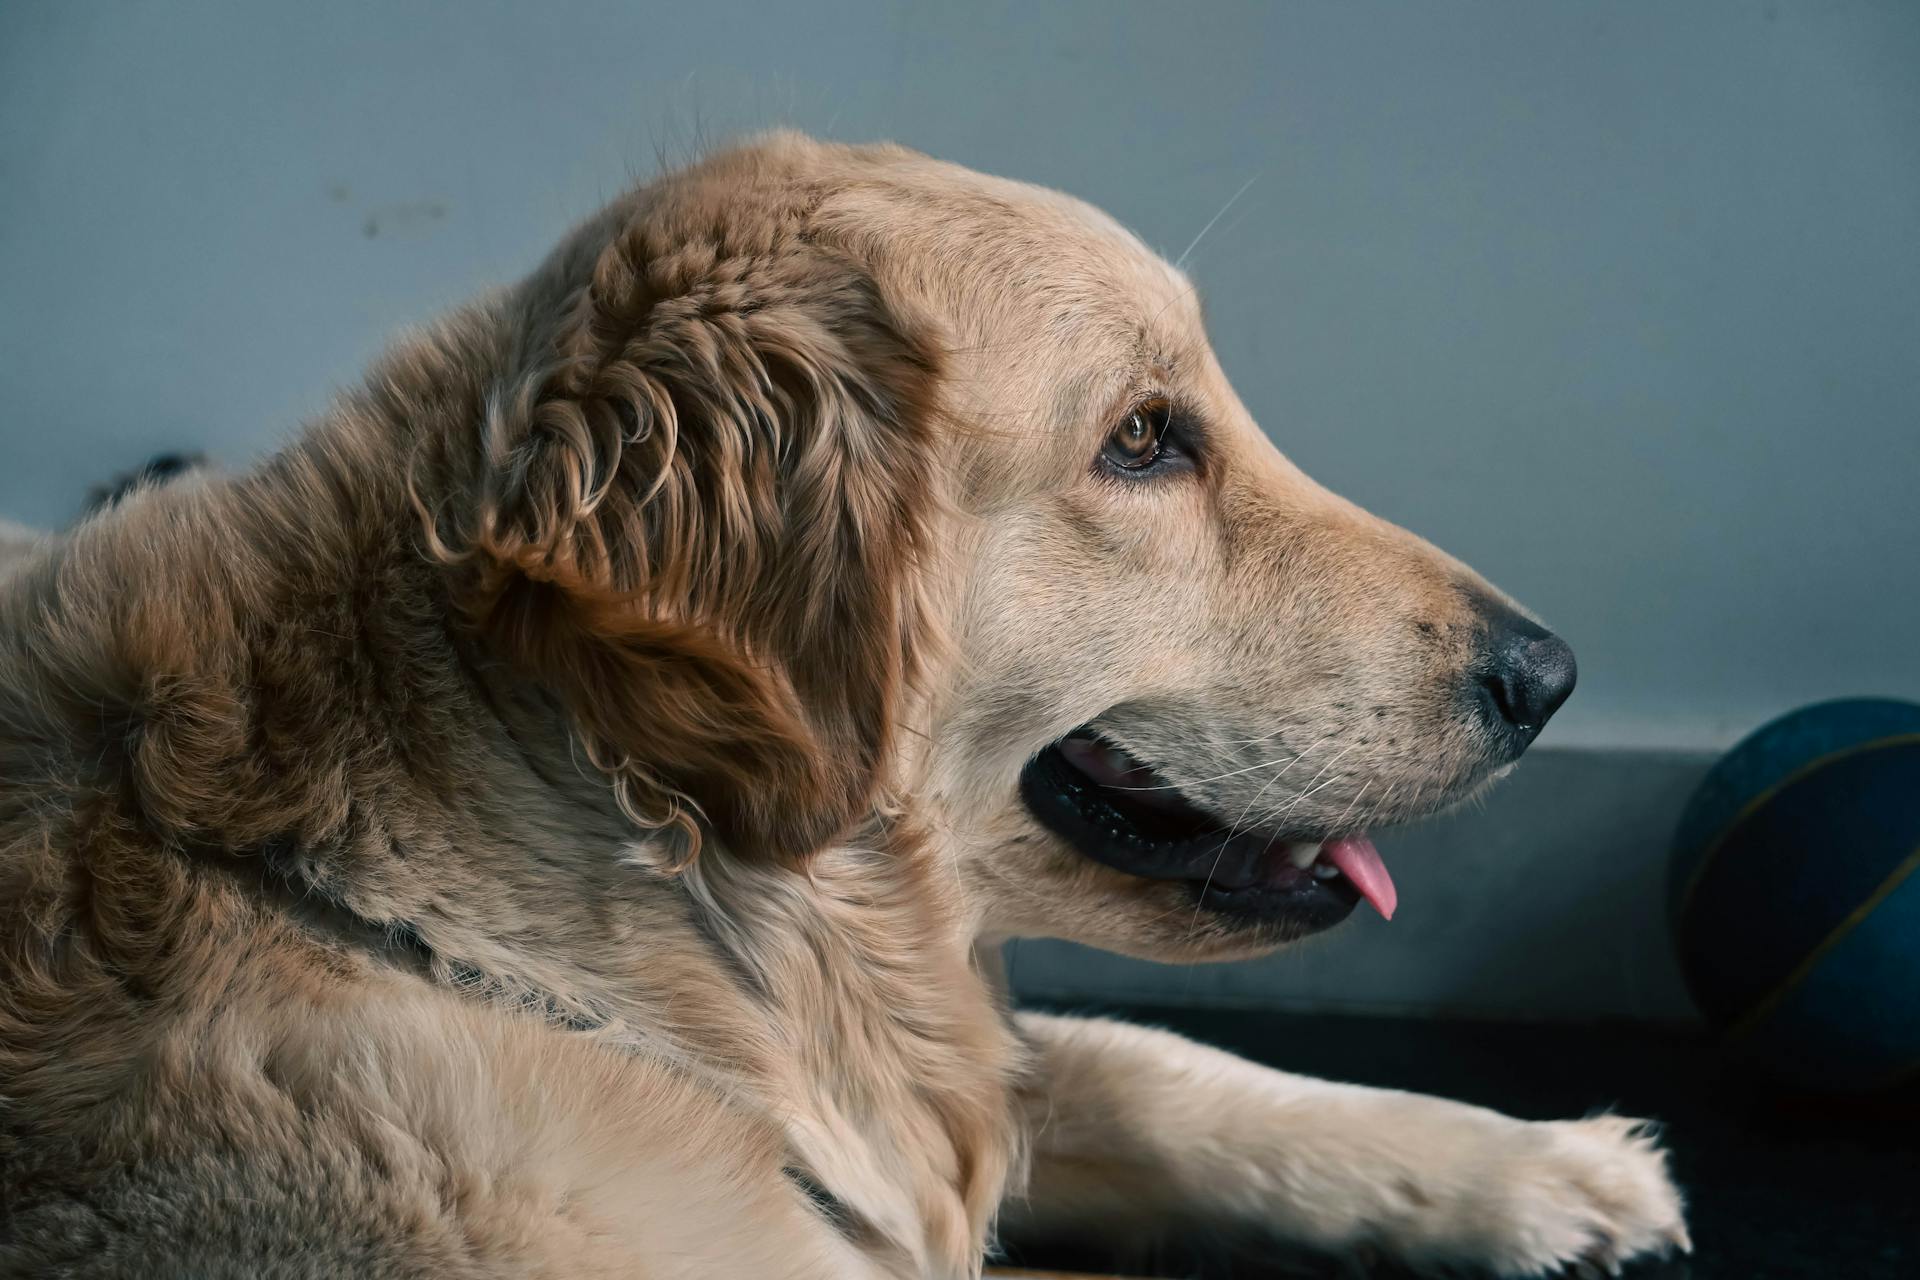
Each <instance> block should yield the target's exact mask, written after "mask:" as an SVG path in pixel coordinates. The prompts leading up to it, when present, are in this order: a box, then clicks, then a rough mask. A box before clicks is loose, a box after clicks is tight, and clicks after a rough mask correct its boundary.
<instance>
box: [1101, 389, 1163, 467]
mask: <svg viewBox="0 0 1920 1280" xmlns="http://www.w3.org/2000/svg"><path fill="white" fill-rule="evenodd" d="M1172 413H1173V410H1172V406H1170V405H1169V404H1168V403H1167V402H1166V401H1165V400H1164V399H1160V398H1155V399H1152V400H1148V401H1146V402H1145V403H1143V404H1140V405H1137V406H1135V407H1134V409H1133V410H1132V411H1131V412H1129V413H1128V414H1127V416H1126V417H1124V418H1122V419H1121V420H1120V425H1119V426H1117V427H1115V428H1114V429H1113V433H1112V434H1111V435H1109V436H1108V437H1107V443H1106V444H1105V445H1104V446H1103V447H1102V448H1101V450H1100V456H1101V457H1103V458H1105V459H1106V460H1107V461H1108V462H1110V463H1112V464H1113V465H1114V466H1116V467H1119V468H1120V469H1121V470H1123V471H1144V470H1146V469H1147V468H1148V467H1151V466H1152V465H1153V464H1154V463H1156V462H1158V461H1159V460H1160V455H1161V454H1162V453H1163V452H1165V450H1166V447H1167V420H1168V419H1169V418H1170V417H1171V416H1172Z"/></svg>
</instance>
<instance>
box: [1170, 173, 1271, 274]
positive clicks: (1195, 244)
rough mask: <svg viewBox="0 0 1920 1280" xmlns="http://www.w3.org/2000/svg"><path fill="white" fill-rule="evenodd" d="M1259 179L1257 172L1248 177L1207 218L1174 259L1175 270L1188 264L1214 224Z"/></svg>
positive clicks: (1225, 214) (1224, 215)
mask: <svg viewBox="0 0 1920 1280" xmlns="http://www.w3.org/2000/svg"><path fill="white" fill-rule="evenodd" d="M1258 181H1260V175H1259V174H1257V173H1256V174H1254V175H1253V176H1252V177H1251V178H1248V179H1247V180H1246V181H1245V182H1243V183H1241V184H1240V189H1239V190H1238V191H1236V192H1234V193H1233V194H1232V195H1230V196H1228V197H1227V202H1226V203H1225V204H1223V205H1221V206H1220V212H1218V213H1216V214H1214V215H1213V216H1212V217H1211V218H1208V219H1207V225H1206V226H1204V227H1202V228H1200V234H1199V235H1197V236H1195V237H1194V238H1193V240H1192V241H1191V242H1190V243H1189V244H1188V245H1187V247H1186V248H1185V249H1183V250H1181V252H1180V256H1179V257H1177V258H1175V259H1174V260H1173V269H1174V270H1175V271H1178V270H1179V269H1180V268H1181V267H1183V266H1185V265H1186V261H1187V259H1188V258H1189V257H1191V256H1192V254H1193V251H1194V250H1195V249H1198V248H1199V247H1200V242H1201V241H1202V240H1205V239H1206V238H1207V232H1209V231H1211V230H1213V228H1214V225H1215V224H1216V223H1218V222H1219V221H1220V219H1222V218H1224V217H1226V216H1227V210H1229V209H1231V208H1233V206H1234V205H1235V204H1237V203H1239V201H1240V197H1241V196H1243V195H1245V194H1247V192H1248V191H1250V190H1252V189H1253V184H1254V183H1256V182H1258Z"/></svg>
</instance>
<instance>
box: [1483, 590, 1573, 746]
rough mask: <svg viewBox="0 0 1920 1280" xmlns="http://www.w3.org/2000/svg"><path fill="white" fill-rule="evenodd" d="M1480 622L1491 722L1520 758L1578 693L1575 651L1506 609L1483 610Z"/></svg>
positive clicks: (1492, 606)
mask: <svg viewBox="0 0 1920 1280" xmlns="http://www.w3.org/2000/svg"><path fill="white" fill-rule="evenodd" d="M1481 616H1482V618H1484V619H1485V623H1486V641H1485V645H1486V648H1485V650H1484V653H1483V657H1482V658H1481V662H1480V664H1479V666H1478V671H1477V674H1478V687H1479V693H1480V696H1481V698H1482V699H1483V700H1484V703H1485V705H1486V708H1487V710H1488V712H1489V717H1488V718H1489V719H1490V720H1491V721H1492V722H1493V725H1494V727H1495V728H1496V729H1499V730H1501V731H1502V732H1503V733H1504V734H1505V735H1506V736H1507V737H1508V738H1509V739H1510V740H1512V741H1513V742H1514V751H1515V754H1518V753H1519V751H1520V749H1522V748H1524V747H1525V746H1526V745H1527V744H1528V743H1530V742H1532V741H1533V739H1534V737H1535V735H1537V734H1538V733H1539V732H1540V727H1541V726H1542V725H1544V724H1546V722H1547V719H1548V717H1549V716H1551V715H1553V713H1554V712H1556V711H1558V710H1559V709H1560V704H1561V703H1563V702H1565V701H1566V700H1567V695H1568V694H1570V693H1572V692H1573V682H1574V679H1575V677H1576V675H1577V674H1578V672H1577V669H1576V667H1575V666H1574V661H1573V650H1572V649H1571V648H1570V647H1569V646H1568V645H1567V642H1566V641H1565V640H1562V639H1561V638H1560V637H1559V636H1557V635H1555V634H1553V632H1551V631H1548V630H1547V629H1546V628H1545V627H1542V626H1540V625H1539V624H1538V623H1536V622H1534V621H1533V620H1531V619H1529V618H1524V617H1522V616H1521V615H1520V614H1518V613H1515V612H1514V611H1513V610H1512V609H1509V608H1508V607H1507V606H1505V605H1503V604H1497V603H1492V602H1489V603H1487V604H1484V605H1482V606H1481Z"/></svg>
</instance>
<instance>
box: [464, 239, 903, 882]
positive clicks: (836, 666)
mask: <svg viewBox="0 0 1920 1280" xmlns="http://www.w3.org/2000/svg"><path fill="white" fill-rule="evenodd" d="M683 225H684V224H683ZM791 228H792V223H791V222H789V223H787V224H786V225H785V226H773V227H770V228H769V229H767V230H765V231H764V232H763V233H762V234H761V235H760V236H759V237H758V239H757V241H756V240H755V238H754V237H752V236H747V237H744V239H745V240H747V241H753V242H752V243H741V242H739V239H738V238H736V240H735V241H734V242H732V243H729V242H728V241H727V239H726V237H724V236H721V235H720V233H718V232H716V233H713V234H715V235H716V237H718V238H716V239H715V240H714V241H712V242H706V243H686V242H684V241H679V242H675V241H673V240H669V239H667V238H666V237H665V236H663V235H662V234H660V233H658V232H654V233H651V234H650V233H649V229H648V227H647V226H646V225H635V226H631V227H629V228H627V229H626V231H625V232H623V233H622V234H620V235H618V236H616V237H615V238H614V240H613V243H612V244H611V245H610V246H609V247H607V248H606V249H605V250H604V251H603V252H602V253H600V255H599V256H598V259H597V261H595V262H594V265H593V268H592V272H591V277H590V280H589V281H588V282H586V283H584V284H582V285H580V286H578V287H576V288H575V289H573V290H572V291H571V293H570V295H568V297H567V301H566V303H565V304H564V307H563V309H562V314H563V316H564V318H563V319H562V321H561V322H560V323H559V325H558V327H557V329H556V328H555V327H554V326H553V323H552V320H551V319H548V320H547V322H546V330H547V332H549V333H553V334H554V335H555V337H554V339H553V341H552V342H551V343H548V342H545V341H541V342H539V343H538V344H537V345H539V346H540V347H542V348H543V349H545V350H546V351H548V352H550V353H551V358H550V359H549V360H547V361H546V362H545V363H544V364H543V365H542V367H538V368H535V369H533V370H531V371H528V372H525V373H523V374H521V375H520V376H518V377H517V378H515V379H513V380H511V382H510V383H509V385H508V387H507V388H506V389H505V393H504V394H503V395H501V396H499V397H497V398H496V402H495V403H494V405H493V406H492V407H491V409H490V412H489V421H488V428H487V435H486V450H487V457H486V460H485V463H484V465H483V466H481V467H480V468H479V470H478V472H477V473H476V480H475V485H474V489H471V490H470V492H471V493H472V497H473V499H474V500H473V502H472V505H471V506H470V507H468V512H469V515H468V517H467V520H466V522H465V525H466V528H465V530H464V532H465V536H464V538H460V539H459V541H458V542H456V541H454V540H453V539H454V538H456V537H458V536H459V533H460V532H461V531H460V530H458V529H456V530H453V531H448V530H445V529H444V528H443V527H442V526H441V525H435V526H434V527H433V529H432V534H431V536H432V538H433V540H434V541H435V543H436V545H437V546H439V547H440V549H441V550H442V551H443V553H446V554H449V555H450V556H451V558H454V559H457V560H460V561H462V562H463V563H464V565H465V566H466V570H467V587H466V590H465V598H464V601H463V603H464V605H465V607H466V609H467V611H468V612H469V614H470V615H471V616H472V618H473V619H474V620H475V621H476V622H477V624H478V625H479V626H480V627H481V628H483V629H484V632H485V633H486V634H487V635H488V636H489V637H490V638H491V641H492V643H493V644H494V645H495V646H497V649H498V651H499V652H500V654H501V655H502V656H503V657H505V658H506V659H508V660H509V661H511V662H512V663H514V664H516V665H517V666H518V667H519V668H520V669H521V670H522V671H524V672H525V673H526V674H527V675H529V676H530V677H532V678H533V679H534V680H536V681H538V682H539V683H541V684H542V685H544V686H545V687H546V688H547V689H549V690H550V691H551V692H552V693H553V694H554V695H556V696H557V697H558V698H559V699H560V700H561V702H562V703H563V704H564V705H565V706H566V708H567V709H568V711H569V712H570V713H571V716H572V718H573V721H574V725H575V727H576V729H577V731H578V732H579V734H580V735H581V737H582V739H583V740H584V742H585V744H586V746H587V748H588V753H589V755H590V757H591V759H592V760H593V762H594V763H595V765H596V766H597V767H599V768H600V769H602V770H603V771H604V772H605V773H606V774H607V775H608V776H609V777H610V778H611V779H612V780H613V782H614V784H615V786H616V788H617V792H618V794H619V797H620V799H621V802H622V805H623V807H624V808H625V809H626V810H627V812H628V813H629V815H631V816H632V817H633V818H634V819H635V820H636V821H639V822H642V823H646V824H649V825H655V826H677V827H678V828H680V829H681V831H683V832H684V833H685V835H686V836H687V837H688V838H689V841H690V843H688V844H687V845H685V846H683V847H684V848H685V850H686V851H687V852H688V853H689V855H690V854H691V853H692V852H697V850H698V848H699V842H700V838H701V835H702V833H703V832H704V831H708V830H710V831H712V832H713V833H715V834H717V835H718V836H719V837H720V839H721V840H722V841H723V842H724V843H725V845H726V846H727V847H728V848H729V849H730V850H731V851H733V852H735V853H737V854H739V855H741V856H746V857H773V858H778V859H782V860H786V861H797V860H798V859H800V858H802V857H804V856H805V855H807V854H808V853H810V852H812V851H813V850H815V849H817V848H819V847H820V846H822V845H823V844H825V843H827V842H829V841H831V840H832V839H834V838H835V837H836V836H838V835H840V834H842V833H844V832H845V831H847V830H848V828H849V827H850V826H852V825H853V824H854V823H855V822H857V821H858V820H859V819H861V818H862V817H864V816H865V815H866V814H867V813H869V812H871V811H872V808H873V806H874V804H875V802H876V799H877V798H878V793H879V792H880V790H881V789H882V788H883V787H884V786H885V784H886V781H887V780H886V779H885V778H884V777H883V773H884V770H885V769H886V766H887V762H888V760H889V758H890V754H891V752H890V742H891V732H892V726H893V720H894V715H895V711H896V707H897V705H898V701H899V698H900V695H901V691H902V689H903V687H904V686H906V685H907V684H908V682H909V681H910V680H911V678H912V675H913V672H912V670H911V669H910V664H911V658H912V652H911V639H912V636H913V634H914V632H915V631H916V629H917V627H918V626H919V623H920V618H919V616H918V615H919V607H918V604H917V601H918V599H919V587H918V582H917V579H918V576H919V575H918V574H917V573H916V572H915V562H916V560H917V559H918V557H919V556H920V553H921V551H922V549H923V544H924V540H925V532H924V526H925V525H926V522H927V520H928V516H929V505H930V502H931V500H932V495H931V494H930V492H929V480H928V476H929V473H930V470H931V468H930V465H929V464H930V458H929V449H930V433H931V424H930V416H931V407H930V402H931V397H932V394H933V381H934V378H935V375H936V370H935V364H934V361H933V359H932V357H931V355H930V352H929V351H928V350H927V349H924V348H923V347H921V346H920V345H918V344H916V343H915V342H914V341H913V340H912V339H911V338H910V337H909V336H908V335H907V334H906V333H905V332H904V331H903V329H902V327H901V326H900V325H899V324H897V323H896V322H895V321H894V320H893V319H892V318H891V317H890V316H889V315H888V314H887V309H886V308H885V307H884V305H883V304H882V302H881V299H880V297H879V294H878V291H877V289H876V288H875V286H874V285H873V283H872V280H871V278H870V276H869V275H868V274H867V273H866V272H865V271H863V270H861V269H859V268H858V267H857V266H856V265H855V264H854V263H853V262H851V261H850V260H848V259H847V258H845V257H844V256H842V255H840V254H838V253H837V252H835V251H833V250H830V249H827V248H824V247H822V246H819V245H816V244H814V243H812V242H811V241H810V240H809V239H808V238H807V237H805V236H803V235H801V234H799V233H798V232H797V231H794V230H792V229H791ZM550 269H551V268H550ZM539 283H540V282H539V278H538V277H536V280H535V281H534V282H532V283H530V285H529V286H528V290H527V293H528V294H529V295H532V296H533V297H537V296H538V295H539V293H540V289H539ZM548 296H554V295H553V293H552V292H551V290H549V293H548ZM548 312H549V315H551V312H552V309H551V308H548ZM519 314H521V315H523V316H524V317H525V318H526V323H527V326H528V327H529V329H531V330H533V331H535V332H537V331H538V329H539V327H540V323H541V322H540V317H539V315H538V306H537V303H535V302H532V301H528V300H526V299H524V298H523V300H522V302H521V303H520V311H519ZM476 490H477V491H476ZM460 523H462V522H461V521H459V520H458V519H457V518H456V520H455V524H456V525H459V524H460ZM449 534H451V535H452V536H447V535H449ZM460 542H464V546H462V545H460Z"/></svg>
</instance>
